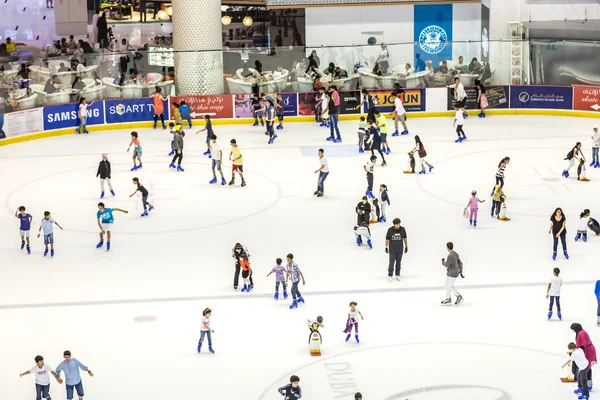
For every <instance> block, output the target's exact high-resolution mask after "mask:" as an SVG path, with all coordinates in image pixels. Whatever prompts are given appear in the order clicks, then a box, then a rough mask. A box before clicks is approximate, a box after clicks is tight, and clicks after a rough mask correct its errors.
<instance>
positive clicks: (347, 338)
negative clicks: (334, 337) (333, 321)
mask: <svg viewBox="0 0 600 400" xmlns="http://www.w3.org/2000/svg"><path fill="white" fill-rule="evenodd" d="M348 340H350V334H348V335H347V336H346V342H347V341H348Z"/></svg>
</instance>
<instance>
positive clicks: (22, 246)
mask: <svg viewBox="0 0 600 400" xmlns="http://www.w3.org/2000/svg"><path fill="white" fill-rule="evenodd" d="M24 248H25V241H24V240H23V241H22V242H21V250H23V249H24Z"/></svg>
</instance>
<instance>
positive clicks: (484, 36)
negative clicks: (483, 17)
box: [481, 28, 490, 57]
mask: <svg viewBox="0 0 600 400" xmlns="http://www.w3.org/2000/svg"><path fill="white" fill-rule="evenodd" d="M481 52H482V53H483V56H484V57H487V56H488V54H489V52H490V40H489V37H488V31H487V29H486V28H483V31H481Z"/></svg>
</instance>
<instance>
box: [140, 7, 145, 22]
mask: <svg viewBox="0 0 600 400" xmlns="http://www.w3.org/2000/svg"><path fill="white" fill-rule="evenodd" d="M142 16H143V17H144V21H142ZM140 22H146V3H140Z"/></svg>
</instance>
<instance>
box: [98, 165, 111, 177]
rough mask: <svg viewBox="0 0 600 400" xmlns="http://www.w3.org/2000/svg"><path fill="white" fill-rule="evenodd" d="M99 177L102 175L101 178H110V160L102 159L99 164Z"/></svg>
mask: <svg viewBox="0 0 600 400" xmlns="http://www.w3.org/2000/svg"><path fill="white" fill-rule="evenodd" d="M98 177H100V179H106V178H108V179H110V161H108V160H106V161H104V160H102V161H100V164H98V172H96V178H98Z"/></svg>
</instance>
